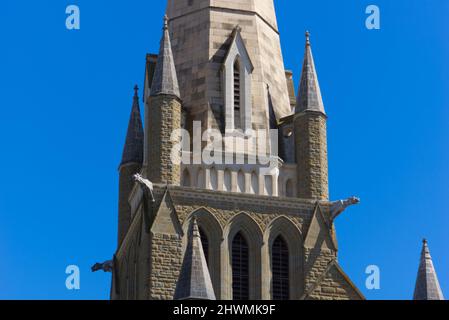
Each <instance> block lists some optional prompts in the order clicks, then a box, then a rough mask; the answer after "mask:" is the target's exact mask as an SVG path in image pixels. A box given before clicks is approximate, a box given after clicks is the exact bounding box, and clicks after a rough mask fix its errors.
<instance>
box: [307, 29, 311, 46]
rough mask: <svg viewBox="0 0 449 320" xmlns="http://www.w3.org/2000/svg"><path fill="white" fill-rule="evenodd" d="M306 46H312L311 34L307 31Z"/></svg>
mask: <svg viewBox="0 0 449 320" xmlns="http://www.w3.org/2000/svg"><path fill="white" fill-rule="evenodd" d="M306 44H307V45H308V46H310V32H309V31H306Z"/></svg>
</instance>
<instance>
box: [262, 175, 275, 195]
mask: <svg viewBox="0 0 449 320" xmlns="http://www.w3.org/2000/svg"><path fill="white" fill-rule="evenodd" d="M264 192H265V195H266V196H270V197H271V196H272V195H273V177H272V176H270V175H265V177H264Z"/></svg>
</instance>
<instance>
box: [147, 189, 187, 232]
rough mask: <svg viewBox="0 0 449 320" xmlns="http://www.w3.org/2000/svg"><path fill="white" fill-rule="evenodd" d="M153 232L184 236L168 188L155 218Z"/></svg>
mask: <svg viewBox="0 0 449 320" xmlns="http://www.w3.org/2000/svg"><path fill="white" fill-rule="evenodd" d="M151 233H152V234H167V235H178V236H180V237H182V236H183V231H182V226H181V223H180V222H179V219H178V215H177V214H176V210H175V207H174V205H173V201H172V198H171V196H170V193H169V191H168V189H167V191H166V192H165V194H164V197H163V198H162V201H161V204H160V206H159V209H158V211H157V213H156V216H155V218H154V221H153V225H152V227H151Z"/></svg>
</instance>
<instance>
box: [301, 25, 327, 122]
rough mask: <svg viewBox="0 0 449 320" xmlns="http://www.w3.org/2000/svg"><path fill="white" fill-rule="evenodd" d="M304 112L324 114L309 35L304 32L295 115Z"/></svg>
mask: <svg viewBox="0 0 449 320" xmlns="http://www.w3.org/2000/svg"><path fill="white" fill-rule="evenodd" d="M304 111H317V112H321V113H323V114H326V112H325V111H324V104H323V98H322V97H321V90H320V84H319V83H318V76H317V72H316V69H315V62H314V60H313V55H312V47H311V45H310V33H309V32H308V31H307V32H306V50H305V54H304V62H303V66H302V75H301V82H300V85H299V91H298V98H297V100H296V113H300V112H304Z"/></svg>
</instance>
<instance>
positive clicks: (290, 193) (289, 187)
mask: <svg viewBox="0 0 449 320" xmlns="http://www.w3.org/2000/svg"><path fill="white" fill-rule="evenodd" d="M285 196H286V197H287V198H293V197H294V196H295V194H294V186H293V181H292V179H288V180H287V182H286V183H285Z"/></svg>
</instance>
